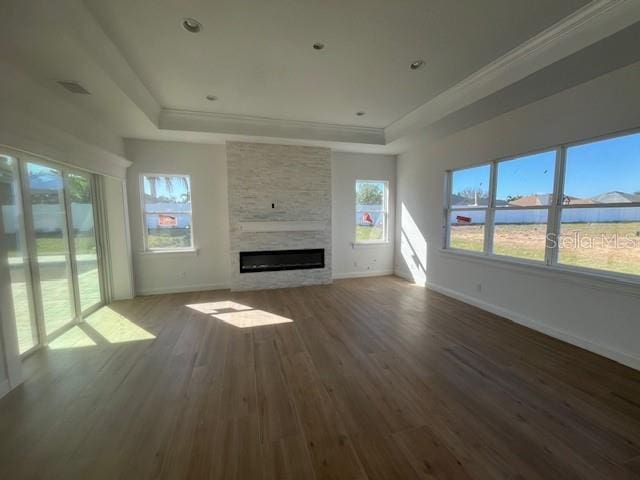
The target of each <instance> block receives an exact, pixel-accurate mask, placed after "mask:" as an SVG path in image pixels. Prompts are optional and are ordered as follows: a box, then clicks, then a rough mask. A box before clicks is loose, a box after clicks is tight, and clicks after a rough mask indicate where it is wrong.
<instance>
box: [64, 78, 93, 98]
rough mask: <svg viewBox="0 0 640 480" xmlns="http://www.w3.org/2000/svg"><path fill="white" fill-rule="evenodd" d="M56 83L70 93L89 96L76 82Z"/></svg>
mask: <svg viewBox="0 0 640 480" xmlns="http://www.w3.org/2000/svg"><path fill="white" fill-rule="evenodd" d="M58 83H59V84H60V85H62V86H63V87H64V88H65V89H66V90H67V91H69V92H71V93H79V94H81V95H91V94H90V93H89V91H88V90H87V89H86V88H84V87H83V86H82V85H80V84H79V83H78V82H65V81H59V82H58Z"/></svg>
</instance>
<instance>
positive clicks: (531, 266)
mask: <svg viewBox="0 0 640 480" xmlns="http://www.w3.org/2000/svg"><path fill="white" fill-rule="evenodd" d="M438 252H439V253H440V254H441V255H445V256H450V257H453V258H458V259H465V260H470V261H473V262H477V263H483V264H487V265H491V266H493V267H496V268H502V269H506V270H512V271H518V272H522V273H529V274H534V275H538V276H541V277H545V278H553V279H556V280H563V281H567V282H569V283H573V284H577V285H580V286H586V287H590V288H595V289H598V290H612V291H615V292H617V293H622V294H627V295H632V296H640V288H639V287H640V278H638V279H635V278H632V277H628V276H625V275H616V274H615V273H612V274H608V273H607V272H604V273H600V272H596V271H592V270H588V269H585V268H580V267H568V266H563V265H553V266H551V265H546V264H544V263H542V262H536V261H528V260H520V259H517V258H510V257H505V256H498V255H486V254H484V253H474V252H466V251H464V250H458V249H451V248H441V249H440V250H439V251H438Z"/></svg>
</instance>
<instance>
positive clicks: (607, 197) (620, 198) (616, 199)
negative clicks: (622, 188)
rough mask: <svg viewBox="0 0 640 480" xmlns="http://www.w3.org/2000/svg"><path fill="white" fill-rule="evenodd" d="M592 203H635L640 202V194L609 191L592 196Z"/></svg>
mask: <svg viewBox="0 0 640 480" xmlns="http://www.w3.org/2000/svg"><path fill="white" fill-rule="evenodd" d="M591 200H592V201H593V202H592V203H634V202H640V195H635V194H633V193H625V192H618V191H615V192H607V193H601V194H600V195H596V196H595V197H591Z"/></svg>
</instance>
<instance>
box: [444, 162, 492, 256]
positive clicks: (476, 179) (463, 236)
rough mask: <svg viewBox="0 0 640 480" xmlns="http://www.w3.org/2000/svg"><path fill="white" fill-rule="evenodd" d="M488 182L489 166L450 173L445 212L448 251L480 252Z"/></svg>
mask: <svg viewBox="0 0 640 480" xmlns="http://www.w3.org/2000/svg"><path fill="white" fill-rule="evenodd" d="M490 179H491V165H481V166H479V167H473V168H466V169H463V170H456V171H454V172H451V178H450V181H451V186H450V194H449V202H448V209H447V232H448V239H447V240H448V241H447V245H448V246H449V247H450V248H457V249H460V250H470V251H473V252H483V251H484V244H485V241H484V236H485V235H484V229H485V223H486V219H487V209H488V206H489V185H490V183H491V182H490Z"/></svg>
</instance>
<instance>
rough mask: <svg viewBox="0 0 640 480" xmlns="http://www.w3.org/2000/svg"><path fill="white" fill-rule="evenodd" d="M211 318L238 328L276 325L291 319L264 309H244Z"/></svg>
mask: <svg viewBox="0 0 640 480" xmlns="http://www.w3.org/2000/svg"><path fill="white" fill-rule="evenodd" d="M213 318H217V319H218V320H222V321H223V322H224V323H228V324H229V325H233V326H234V327H238V328H251V327H263V326H265V325H278V324H280V323H292V322H293V320H291V319H290V318H286V317H281V316H280V315H276V314H274V313H269V312H265V311H264V310H245V311H241V312H229V313H220V314H218V315H213Z"/></svg>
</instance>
